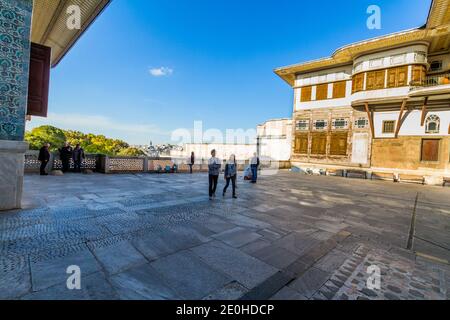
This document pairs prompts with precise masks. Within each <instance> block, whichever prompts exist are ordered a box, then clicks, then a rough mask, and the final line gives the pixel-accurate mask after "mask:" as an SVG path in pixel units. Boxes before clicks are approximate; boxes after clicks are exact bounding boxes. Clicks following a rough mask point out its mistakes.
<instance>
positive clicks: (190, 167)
mask: <svg viewBox="0 0 450 320" xmlns="http://www.w3.org/2000/svg"><path fill="white" fill-rule="evenodd" d="M194 163H195V154H194V152H191V159H190V162H189V172H190V173H191V174H192V167H193V166H194Z"/></svg>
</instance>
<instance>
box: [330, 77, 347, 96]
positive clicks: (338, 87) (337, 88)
mask: <svg viewBox="0 0 450 320" xmlns="http://www.w3.org/2000/svg"><path fill="white" fill-rule="evenodd" d="M346 86H347V81H339V82H335V83H334V84H333V99H338V98H345V91H346Z"/></svg>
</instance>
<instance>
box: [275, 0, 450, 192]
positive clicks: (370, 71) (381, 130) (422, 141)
mask: <svg viewBox="0 0 450 320" xmlns="http://www.w3.org/2000/svg"><path fill="white" fill-rule="evenodd" d="M448 12H450V4H449V3H448V1H444V0H433V2H432V5H431V9H430V12H429V16H428V20H427V22H426V24H425V26H423V27H421V28H417V29H412V30H407V31H403V32H398V33H395V34H389V35H386V36H382V37H378V38H374V39H371V40H366V41H361V42H358V43H354V44H350V45H347V46H344V47H342V48H340V49H338V50H336V51H335V52H334V53H333V55H332V56H331V57H328V58H324V59H319V60H314V61H309V62H305V63H300V64H295V65H291V66H287V67H282V68H279V69H276V70H275V73H276V74H278V75H279V76H280V77H281V78H282V79H283V80H285V81H286V82H287V83H288V84H289V85H290V86H291V87H292V88H293V90H294V106H293V107H294V110H293V123H292V127H293V134H292V137H293V138H292V142H293V144H292V151H291V162H292V164H293V165H297V166H300V167H312V168H323V169H330V170H333V169H352V168H359V170H366V171H370V172H372V173H374V174H375V175H377V174H378V175H379V176H382V175H387V176H389V175H391V176H404V177H406V176H408V175H409V176H411V175H416V176H421V177H423V178H424V179H425V180H426V181H430V182H431V183H436V181H437V182H439V181H440V183H442V181H443V178H446V177H449V176H450V157H449V150H450V135H449V134H450V104H449V98H450V28H449V23H450V15H449V14H448Z"/></svg>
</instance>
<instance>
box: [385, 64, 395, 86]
mask: <svg viewBox="0 0 450 320" xmlns="http://www.w3.org/2000/svg"><path fill="white" fill-rule="evenodd" d="M396 78H397V68H391V69H388V83H387V87H388V88H394V87H395V86H396Z"/></svg>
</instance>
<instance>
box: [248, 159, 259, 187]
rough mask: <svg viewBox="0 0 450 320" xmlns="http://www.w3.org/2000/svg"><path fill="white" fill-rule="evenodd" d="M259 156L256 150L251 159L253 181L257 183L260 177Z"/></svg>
mask: <svg viewBox="0 0 450 320" xmlns="http://www.w3.org/2000/svg"><path fill="white" fill-rule="evenodd" d="M259 163H260V162H259V157H258V156H257V154H256V152H255V153H253V157H252V158H251V159H250V168H251V170H252V183H256V180H257V179H258V168H259Z"/></svg>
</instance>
